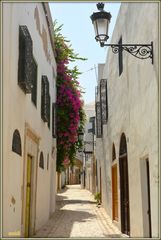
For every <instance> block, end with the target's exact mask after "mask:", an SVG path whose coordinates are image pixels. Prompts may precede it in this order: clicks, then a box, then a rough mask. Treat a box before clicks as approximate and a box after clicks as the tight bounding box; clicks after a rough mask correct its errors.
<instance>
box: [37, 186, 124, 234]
mask: <svg viewBox="0 0 161 240" xmlns="http://www.w3.org/2000/svg"><path fill="white" fill-rule="evenodd" d="M56 204H57V205H56V211H55V212H54V214H53V215H52V216H51V218H50V220H49V221H48V222H47V224H46V225H45V226H43V227H42V228H41V229H40V230H39V231H38V232H37V233H36V235H35V236H34V237H49V238H50V237H51V238H58V237H61V238H69V237H94V238H99V237H100V238H116V237H118V238H120V237H123V235H122V234H121V233H120V231H119V230H118V229H117V228H116V227H115V226H114V225H113V224H112V222H111V219H110V217H109V216H108V215H107V214H106V212H105V210H104V209H103V208H102V207H100V208H98V207H97V206H96V202H95V201H94V197H93V195H92V194H91V193H90V192H89V191H87V190H85V189H81V188H80V185H68V186H67V187H66V189H64V190H62V191H61V192H60V193H59V194H57V203H56Z"/></svg>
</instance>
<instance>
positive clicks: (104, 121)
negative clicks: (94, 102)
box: [100, 79, 108, 124]
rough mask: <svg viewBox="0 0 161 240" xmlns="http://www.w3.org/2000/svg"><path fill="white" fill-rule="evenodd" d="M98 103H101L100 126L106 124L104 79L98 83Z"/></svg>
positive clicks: (105, 81) (105, 84) (105, 88)
mask: <svg viewBox="0 0 161 240" xmlns="http://www.w3.org/2000/svg"><path fill="white" fill-rule="evenodd" d="M100 102H101V114H102V124H106V123H107V119H108V105H107V80H106V79H101V81H100Z"/></svg>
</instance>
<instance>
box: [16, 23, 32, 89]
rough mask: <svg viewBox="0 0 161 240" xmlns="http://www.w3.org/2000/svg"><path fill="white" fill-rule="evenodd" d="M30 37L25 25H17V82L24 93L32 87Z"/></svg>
mask: <svg viewBox="0 0 161 240" xmlns="http://www.w3.org/2000/svg"><path fill="white" fill-rule="evenodd" d="M32 68H33V56H32V39H31V36H30V33H29V31H28V29H27V26H20V27H19V60H18V84H19V86H20V87H21V89H22V90H23V91H24V92H25V93H31V89H32Z"/></svg>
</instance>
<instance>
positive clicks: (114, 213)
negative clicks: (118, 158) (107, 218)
mask: <svg viewBox="0 0 161 240" xmlns="http://www.w3.org/2000/svg"><path fill="white" fill-rule="evenodd" d="M112 216H113V220H116V221H118V186H117V164H115V165H113V166H112Z"/></svg>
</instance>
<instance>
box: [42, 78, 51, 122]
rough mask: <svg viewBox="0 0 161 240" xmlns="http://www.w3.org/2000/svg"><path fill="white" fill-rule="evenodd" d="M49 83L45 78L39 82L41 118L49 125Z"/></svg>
mask: <svg viewBox="0 0 161 240" xmlns="http://www.w3.org/2000/svg"><path fill="white" fill-rule="evenodd" d="M48 107H49V81H48V78H47V76H42V81H41V118H42V119H43V121H44V122H48V124H49V110H48Z"/></svg>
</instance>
